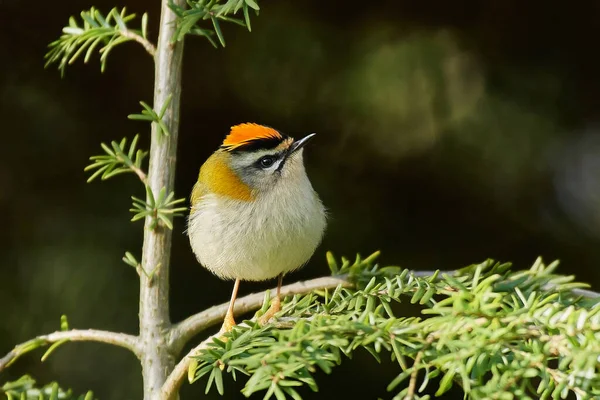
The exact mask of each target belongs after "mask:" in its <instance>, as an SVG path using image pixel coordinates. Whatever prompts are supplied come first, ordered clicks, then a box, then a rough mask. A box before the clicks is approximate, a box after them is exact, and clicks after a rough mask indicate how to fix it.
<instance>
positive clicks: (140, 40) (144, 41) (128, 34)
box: [119, 29, 156, 57]
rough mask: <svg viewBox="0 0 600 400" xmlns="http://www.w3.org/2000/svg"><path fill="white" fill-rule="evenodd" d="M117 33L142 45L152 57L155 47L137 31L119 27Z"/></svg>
mask: <svg viewBox="0 0 600 400" xmlns="http://www.w3.org/2000/svg"><path fill="white" fill-rule="evenodd" d="M119 33H120V34H121V36H123V37H126V38H128V39H133V40H135V41H136V42H138V43H139V44H141V45H142V46H144V48H145V49H146V51H147V52H148V54H150V55H151V56H152V57H154V55H155V54H156V47H155V46H154V45H153V44H152V43H151V42H150V41H149V40H147V39H144V38H143V37H141V36H140V35H138V34H137V33H134V32H132V31H130V30H129V29H121V30H119Z"/></svg>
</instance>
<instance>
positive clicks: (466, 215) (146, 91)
mask: <svg viewBox="0 0 600 400" xmlns="http://www.w3.org/2000/svg"><path fill="white" fill-rule="evenodd" d="M271 3H272V4H271ZM489 3H490V2H484V1H481V2H459V3H447V2H443V1H435V2H433V3H432V2H430V3H428V4H426V5H425V4H421V5H419V4H417V3H415V2H410V1H399V2H392V1H382V2H377V3H376V4H375V3H373V4H370V5H369V6H366V7H365V3H364V2H344V3H337V2H327V3H324V2H321V1H316V0H315V1H306V2H301V3H298V2H291V1H277V2H267V3H265V4H264V7H262V8H263V11H262V12H261V15H260V17H259V18H256V19H253V24H252V33H248V32H247V31H246V30H244V29H243V28H240V27H236V26H225V25H224V27H223V30H224V34H225V37H226V39H227V42H226V45H227V46H226V48H225V49H222V50H214V49H213V48H212V47H211V46H210V44H209V43H207V42H206V41H205V40H203V39H202V38H197V39H195V40H193V39H192V40H189V41H188V43H187V44H186V55H185V64H184V92H183V107H184V108H183V113H182V131H181V135H180V138H181V139H180V140H181V143H180V151H179V160H180V163H179V164H178V167H177V169H178V177H177V183H176V192H177V193H178V194H181V195H183V194H185V193H188V192H189V191H190V190H191V187H192V185H193V183H194V182H195V179H196V175H197V170H198V168H199V166H200V164H201V163H202V161H203V160H204V159H205V158H206V157H207V156H208V155H209V154H210V153H211V152H212V151H213V150H214V149H215V148H216V147H217V146H218V144H219V142H220V141H221V139H222V137H223V135H224V134H225V133H226V131H227V129H228V127H229V126H230V125H233V124H235V123H239V122H245V121H256V122H262V123H266V124H269V125H272V126H275V127H277V128H279V129H281V130H283V131H285V132H287V133H289V134H291V135H301V134H305V133H307V132H312V131H316V132H318V134H319V135H318V140H316V141H315V142H314V144H312V145H311V148H310V149H309V150H308V151H307V162H308V168H309V175H310V176H311V179H312V181H313V184H314V186H315V188H316V189H317V191H318V192H319V193H320V194H321V196H322V198H323V200H324V202H325V204H326V205H327V206H328V208H329V209H330V213H331V220H330V226H329V230H328V234H327V237H326V239H325V242H324V243H323V246H322V247H321V249H320V250H319V251H318V252H317V254H316V256H315V258H314V259H313V261H312V262H311V263H310V265H309V266H308V267H307V268H306V269H304V270H302V271H300V272H298V273H295V274H294V275H291V276H290V277H288V278H287V280H288V281H291V280H296V279H302V278H308V277H313V276H319V275H323V274H326V273H328V271H327V268H326V264H325V262H324V251H325V249H332V250H334V251H335V252H336V253H337V254H348V255H351V254H354V253H356V251H361V252H364V253H366V252H369V251H371V250H374V249H381V250H382V251H383V259H382V261H383V263H384V264H399V265H401V266H403V267H406V268H411V269H436V268H441V269H454V268H458V267H461V266H463V265H467V264H471V263H472V262H475V261H479V260H483V259H486V258H488V257H492V258H495V259H499V260H512V261H515V264H516V266H517V267H528V266H529V265H531V263H532V262H533V260H534V259H535V258H536V257H537V256H538V255H540V254H541V255H543V256H544V258H545V259H546V260H550V259H554V258H560V259H561V260H562V264H561V267H560V269H559V270H558V272H563V273H568V274H571V273H575V274H577V277H578V280H580V281H587V282H590V283H592V284H594V285H596V286H598V285H597V284H598V281H599V278H598V274H599V272H598V268H597V265H598V262H599V261H600V250H599V249H600V246H598V244H599V243H598V242H599V241H600V201H599V200H598V199H599V198H600V176H599V175H598V168H597V164H595V162H594V161H593V160H594V159H595V157H596V156H597V155H598V153H599V152H600V143H599V140H598V139H597V137H598V135H597V133H598V132H597V126H596V123H597V120H598V117H599V114H600V112H599V110H600V98H599V97H598V96H597V95H596V94H597V93H598V92H599V91H600V90H599V89H600V80H599V79H598V75H597V71H599V70H600V65H599V63H600V60H598V59H597V57H596V51H595V48H596V44H595V40H594V38H597V37H599V35H600V27H599V26H598V24H597V23H596V21H597V20H598V18H599V17H600V15H599V14H600V11H599V10H598V9H597V7H595V5H594V2H592V1H584V2H579V3H577V4H566V3H565V4H563V5H560V6H558V5H556V6H555V5H552V4H545V5H544V7H538V6H536V5H534V4H521V3H506V2H504V3H502V5H494V4H489ZM90 6H96V7H97V8H98V9H101V10H103V11H104V12H108V11H109V10H110V9H111V8H112V7H114V6H127V8H128V10H129V11H131V12H136V13H137V14H138V15H141V14H142V13H143V12H145V11H148V13H149V22H148V26H149V36H150V37H154V35H156V30H155V29H154V28H155V27H156V26H157V22H158V21H157V17H158V4H153V3H149V2H143V1H138V0H127V1H126V2H124V3H119V4H115V3H113V2H110V1H107V0H101V1H96V2H94V3H90V4H82V2H81V1H75V0H68V1H61V2H58V3H56V2H54V3H52V2H42V3H40V4H36V6H35V7H28V6H26V5H25V4H24V3H23V2H22V1H19V0H0V54H2V59H3V62H2V63H0V120H1V121H2V138H3V146H1V147H0V155H1V156H0V187H1V188H2V190H0V206H1V207H2V209H3V210H4V212H3V224H2V226H3V229H2V233H0V235H1V237H2V239H3V240H2V241H0V251H1V254H2V257H0V316H1V321H2V323H0V350H1V351H2V352H4V351H5V350H8V349H9V348H11V347H12V346H13V345H14V344H15V343H17V342H20V341H23V340H26V339H28V338H30V337H32V336H34V335H36V334H39V333H43V332H47V331H51V330H54V329H57V328H58V326H59V316H60V315H61V314H67V315H68V316H69V321H70V323H71V325H72V327H78V328H83V327H97V328H104V329H113V330H122V331H126V332H136V330H137V285H138V281H137V277H136V275H135V273H134V272H133V271H132V269H131V268H128V267H127V266H124V265H123V264H122V263H121V261H120V258H121V256H122V254H123V253H124V251H125V250H131V249H136V248H139V246H140V245H141V224H130V223H128V222H127V221H128V220H129V219H130V218H131V215H130V214H129V212H128V208H129V207H130V195H131V194H132V193H131V191H132V188H139V186H138V185H137V184H136V182H135V179H137V178H135V177H134V176H131V177H129V178H127V179H119V180H112V181H109V182H107V183H105V184H102V185H95V184H92V185H86V184H85V180H86V179H87V177H88V176H89V175H88V174H85V173H84V172H83V167H84V166H85V165H87V162H88V157H89V156H90V155H93V154H97V153H98V143H99V142H101V141H103V142H110V141H111V140H115V139H117V138H121V137H133V135H134V134H135V133H136V132H139V131H140V130H141V128H140V124H139V123H136V122H135V121H128V120H127V119H126V118H125V116H126V115H129V114H132V113H136V112H139V110H140V106H139V103H138V101H139V100H140V99H150V98H151V90H152V86H151V82H152V79H153V71H152V65H151V62H150V60H148V56H147V55H146V54H145V53H144V50H143V49H142V48H141V47H139V48H138V46H135V45H127V44H125V45H123V48H122V49H115V50H114V53H112V54H111V60H110V62H109V63H108V64H107V66H106V70H105V72H104V73H103V74H100V72H99V68H98V67H97V65H95V63H96V64H97V63H98V60H97V59H92V60H91V61H90V63H92V66H84V65H82V64H81V63H76V64H75V65H74V66H73V67H72V68H70V70H69V71H68V73H67V74H66V76H65V77H64V78H63V79H62V80H61V79H60V74H58V73H57V72H56V71H55V70H54V69H50V70H43V58H42V57H43V54H45V52H46V45H47V43H48V42H50V41H52V40H54V39H55V38H56V37H57V36H58V35H59V34H60V29H61V28H62V26H63V25H64V24H65V22H66V21H67V18H68V17H69V16H71V15H76V14H78V13H79V12H80V11H81V10H82V9H85V8H88V7H90ZM153 27H154V28H153ZM128 46H129V47H128ZM125 48H127V49H128V50H125ZM147 139H148V138H147V136H145V135H143V134H142V135H141V136H140V139H139V140H140V147H142V148H147V142H148V140H147ZM133 194H134V195H136V196H137V197H143V196H144V193H143V191H141V190H139V191H138V192H136V193H133ZM184 229H185V227H184V222H183V220H181V219H180V220H176V221H175V227H174V232H175V235H174V250H173V269H172V275H173V277H172V278H173V280H172V285H173V290H172V293H173V304H172V308H173V310H172V312H173V315H174V320H179V319H181V318H183V317H185V316H187V315H189V314H191V313H193V312H197V311H199V310H201V309H203V308H206V307H207V306H210V305H213V304H215V303H220V302H224V301H227V300H228V298H229V291H230V283H228V282H221V281H219V280H218V279H216V278H214V277H212V276H211V275H210V274H209V273H208V272H206V271H204V270H203V269H201V268H199V267H198V266H197V264H196V262H195V260H194V258H193V255H192V254H191V252H190V250H189V246H188V244H187V240H186V237H185V235H184V234H183V231H184ZM269 286H270V284H269ZM265 287H267V284H244V285H242V288H241V291H242V293H247V292H250V291H257V290H260V289H263V288H265ZM400 307H401V309H400V310H399V312H400V313H402V315H417V313H418V309H416V308H413V307H410V306H408V305H401V306H400ZM395 368H396V367H395V366H394V365H393V364H392V363H391V362H390V363H387V364H386V363H385V362H384V367H383V368H382V369H378V368H375V365H374V364H373V362H372V360H371V359H370V356H369V355H368V354H366V353H365V354H362V355H361V354H360V353H359V354H357V356H356V357H355V359H354V360H353V361H352V362H348V363H344V364H343V365H342V366H341V367H340V368H339V369H336V370H334V372H333V374H332V376H331V379H318V378H317V379H318V381H319V382H320V392H319V397H326V396H332V395H334V394H335V395H343V390H345V389H344V388H346V387H347V392H346V393H349V394H356V393H358V391H359V390H360V391H363V393H364V394H365V395H368V396H371V398H375V397H377V396H382V397H385V396H388V394H387V393H386V392H385V386H386V385H387V384H388V383H389V382H390V381H391V380H392V379H393V378H394V377H395V371H396V369H395ZM25 371H26V372H29V373H32V375H33V376H35V377H36V379H37V380H38V381H40V382H41V383H47V382H51V381H53V380H59V381H60V382H61V385H64V386H65V387H72V388H73V389H74V391H75V392H76V393H84V392H85V391H86V390H88V389H90V388H93V389H94V392H95V393H96V394H97V395H98V396H99V397H100V398H105V399H121V398H139V393H140V385H141V380H140V376H139V370H138V366H137V362H136V360H135V359H134V358H133V356H131V355H129V354H127V353H125V352H124V351H122V350H120V349H113V348H109V347H106V346H102V345H98V344H70V345H69V346H66V347H64V348H61V349H59V350H58V351H57V352H56V354H55V355H53V357H52V358H50V360H49V361H47V362H46V363H44V364H41V363H40V362H39V360H38V358H36V357H34V356H31V357H28V358H26V359H24V360H23V361H21V362H20V363H19V364H17V365H16V366H15V368H13V369H11V370H10V371H9V376H8V378H11V377H12V378H16V377H18V376H20V375H21V373H22V372H25ZM10 374H12V375H10ZM321 382H322V383H321ZM349 382H353V383H354V382H358V383H360V385H358V384H352V385H348V383H349ZM200 386H201V385H195V386H192V387H186V390H187V391H188V393H189V392H194V391H201V390H203V388H201V387H200ZM357 386H358V387H357ZM230 387H231V388H232V389H231V390H227V391H226V396H228V398H238V397H240V396H241V395H239V394H236V393H237V392H236V390H234V388H235V387H236V386H230ZM241 387H242V386H238V387H237V388H238V389H241ZM309 393H310V392H307V394H309ZM184 394H185V393H184ZM213 395H214V394H213ZM454 395H458V392H454V393H453V392H450V393H449V394H447V398H453V397H452V396H454ZM457 398H458V397H457Z"/></svg>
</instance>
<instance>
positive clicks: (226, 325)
mask: <svg viewBox="0 0 600 400" xmlns="http://www.w3.org/2000/svg"><path fill="white" fill-rule="evenodd" d="M239 287H240V280H239V279H236V280H235V283H234V284H233V292H231V300H230V301H229V308H228V309H227V314H225V320H224V321H223V326H221V333H225V332H231V330H232V329H233V327H234V326H235V320H234V319H233V306H234V304H235V298H236V297H237V292H238V289H239Z"/></svg>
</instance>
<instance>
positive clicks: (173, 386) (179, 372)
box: [159, 288, 283, 400]
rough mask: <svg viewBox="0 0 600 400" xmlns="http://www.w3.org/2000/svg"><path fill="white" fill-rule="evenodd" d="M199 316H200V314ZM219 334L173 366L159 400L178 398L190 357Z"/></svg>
mask: <svg viewBox="0 0 600 400" xmlns="http://www.w3.org/2000/svg"><path fill="white" fill-rule="evenodd" d="M282 289H283V288H282ZM256 295H258V293H254V294H251V295H250V296H256ZM250 296H246V297H250ZM262 299H263V296H261V303H262ZM240 300H241V299H240ZM216 307H220V306H216ZM216 307H213V308H216ZM236 309H237V307H236ZM200 314H202V313H200ZM223 316H225V313H223ZM221 334H222V333H220V332H217V333H215V334H214V335H211V336H209V337H207V338H206V339H204V340H203V341H202V342H201V343H200V344H199V345H198V346H196V347H194V348H193V349H192V350H190V352H189V353H187V354H186V356H185V357H184V358H183V359H182V360H181V361H179V363H177V365H176V366H175V368H174V369H173V371H171V373H170V374H169V377H168V378H167V380H166V381H165V383H164V384H163V386H162V389H161V390H160V397H159V399H161V400H175V399H177V398H178V393H179V388H180V387H181V384H182V383H183V380H184V379H185V377H186V375H187V374H188V369H189V368H190V364H191V362H192V358H191V357H192V356H194V355H196V353H198V352H199V351H200V350H202V349H204V348H205V347H206V346H208V344H209V343H211V342H212V341H213V339H214V338H216V337H218V336H219V335H221Z"/></svg>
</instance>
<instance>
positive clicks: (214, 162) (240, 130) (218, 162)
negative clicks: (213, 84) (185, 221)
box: [192, 123, 315, 203]
mask: <svg viewBox="0 0 600 400" xmlns="http://www.w3.org/2000/svg"><path fill="white" fill-rule="evenodd" d="M314 136H315V134H314V133H312V134H310V135H307V136H305V137H303V138H302V139H298V140H296V139H294V138H292V137H290V136H287V135H285V134H283V133H281V132H279V131H277V130H275V129H273V128H270V127H267V126H263V125H258V124H253V123H245V124H240V125H235V126H233V127H232V128H231V131H230V132H229V134H228V135H227V136H226V137H225V140H224V141H223V144H222V145H221V146H220V148H219V149H218V150H217V151H216V152H215V153H213V155H212V156H211V157H210V158H209V159H208V160H207V161H206V162H205V163H204V165H203V166H202V168H201V169H200V176H199V179H198V181H199V183H200V186H201V189H198V190H199V191H201V192H205V193H206V192H209V193H216V194H219V195H223V196H227V197H231V198H235V199H239V200H246V201H252V200H254V199H256V198H257V197H258V196H260V195H261V194H265V193H268V192H270V191H271V190H273V189H274V188H276V187H278V188H280V189H281V188H282V185H283V186H284V187H285V186H286V185H296V184H301V183H304V182H303V180H305V179H306V172H305V170H304V164H303V160H302V149H303V147H304V146H305V145H306V143H308V141H309V140H310V139H311V138H313V137H314ZM197 186H198V185H197ZM202 194H203V193H195V194H194V193H193V194H192V203H194V200H195V199H194V197H198V196H201V195H202Z"/></svg>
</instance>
